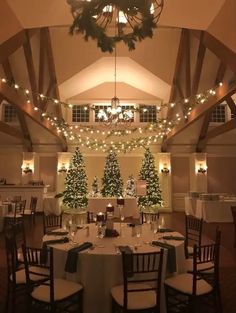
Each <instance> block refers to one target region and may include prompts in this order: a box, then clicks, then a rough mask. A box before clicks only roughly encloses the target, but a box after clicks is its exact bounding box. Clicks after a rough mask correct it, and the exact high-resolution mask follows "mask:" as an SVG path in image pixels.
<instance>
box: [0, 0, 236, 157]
mask: <svg viewBox="0 0 236 313" xmlns="http://www.w3.org/2000/svg"><path fill="white" fill-rule="evenodd" d="M0 7H1V19H0V63H1V66H0V75H1V77H7V78H8V79H9V80H11V81H15V82H17V83H18V84H20V85H21V86H25V87H26V88H29V89H31V90H32V92H33V93H34V94H36V93H44V94H48V95H50V96H52V97H55V98H60V99H61V100H63V101H71V102H72V103H73V102H75V103H76V102H78V103H83V102H86V101H87V102H92V101H102V100H107V99H109V98H111V95H112V92H113V87H112V83H113V81H114V56H113V55H110V54H109V53H105V54H104V53H102V52H100V50H98V48H97V47H96V43H95V42H93V41H89V42H85V41H84V40H83V38H82V37H81V36H73V37H72V36H69V35H68V26H69V25H70V24H71V22H72V16H71V14H70V9H69V6H68V4H67V3H66V0H51V1H47V0H41V1H37V0H21V1H18V0H0ZM235 11H236V3H235V1H234V0H199V1H194V0H183V1H181V6H180V1H178V0H165V6H164V10H163V13H162V15H161V18H160V22H159V26H160V27H159V28H158V29H157V30H155V33H154V37H153V38H152V39H146V40H145V41H143V42H141V43H138V44H137V45H136V49H135V50H134V51H132V52H129V51H128V50H127V48H126V47H125V46H123V45H122V44H119V45H118V48H117V81H118V96H119V97H120V98H122V99H123V100H126V101H131V102H136V101H140V100H143V102H144V103H149V102H150V103H153V102H154V103H156V104H159V103H161V102H168V101H170V102H172V101H177V100H178V99H181V98H185V97H191V96H193V95H195V94H196V93H197V92H201V91H204V90H206V89H209V88H211V87H213V86H215V85H216V84H217V83H218V82H219V81H223V82H225V85H226V87H224V88H225V89H224V90H223V91H219V92H218V93H217V95H216V98H214V100H213V102H212V103H211V102H209V101H208V102H209V104H208V103H207V104H204V106H202V108H201V106H200V108H198V110H197V109H196V110H195V111H193V112H192V115H191V116H190V117H189V119H188V121H187V122H185V123H184V124H181V125H179V126H178V127H177V128H176V129H174V130H173V131H172V132H171V133H170V134H169V135H168V136H167V138H166V139H165V140H164V142H163V143H162V149H163V151H167V150H171V146H174V145H181V144H183V145H192V147H193V148H191V149H192V150H191V151H204V149H205V148H206V147H207V145H209V144H211V143H212V144H213V145H215V144H218V143H222V142H224V143H228V144H229V145H235V144H236V136H235V135H236V132H235V122H231V124H228V125H226V126H224V128H222V129H218V131H216V130H214V133H210V132H211V131H212V130H211V126H210V124H209V116H210V113H209V112H211V109H212V108H213V106H214V105H215V104H216V103H221V102H222V101H225V100H227V104H228V105H229V107H230V109H231V111H232V113H233V112H235V104H234V101H233V100H232V99H233V98H232V97H234V93H235V90H234V89H235V82H233V83H232V81H234V78H235V74H236V36H235V35H234V29H236V21H235V17H234V13H233V12H235ZM25 30H27V31H25ZM229 82H231V85H230V86H229ZM17 96H18V95H17ZM0 97H1V99H5V100H6V101H8V102H10V103H13V104H15V105H16V106H17V108H18V118H19V121H20V123H19V124H20V125H19V126H20V127H19V129H17V130H18V131H19V132H21V133H22V136H20V135H19V133H15V134H14V132H12V130H10V129H9V128H7V126H6V125H5V126H4V125H2V126H0V131H1V132H2V133H1V134H0V144H2V145H4V146H5V145H6V144H7V143H11V144H22V143H23V146H24V149H28V150H32V149H38V147H39V146H40V144H41V145H48V144H50V143H51V144H52V145H58V147H57V148H56V149H59V150H60V149H63V150H65V149H66V140H65V138H63V137H62V136H61V135H60V134H59V136H58V134H57V133H56V132H55V129H53V127H52V126H51V125H49V124H48V123H46V121H45V120H42V119H41V118H40V115H39V113H38V112H36V111H34V110H32V108H30V107H29V105H27V104H22V103H23V102H24V100H23V99H22V98H18V97H16V95H15V91H12V90H11V89H10V88H7V86H3V84H0ZM33 101H34V105H36V106H39V107H40V108H42V109H43V110H47V111H50V112H53V113H54V114H56V115H57V116H58V117H60V116H61V114H63V117H64V118H65V117H66V114H67V113H66V111H65V110H64V109H63V108H60V107H56V106H52V105H47V104H45V103H43V102H39V100H38V99H37V97H34V99H33ZM176 112H181V108H180V107H176V108H174V109H173V110H168V112H167V110H166V111H165V114H168V116H173V115H174V114H176ZM38 125H41V126H42V127H41V128H40V126H38ZM221 126H222V125H221ZM17 127H18V126H17ZM45 129H46V130H49V131H45ZM3 134H4V135H3ZM4 136H5V137H4ZM6 138H7V139H6ZM159 144H161V142H159Z"/></svg>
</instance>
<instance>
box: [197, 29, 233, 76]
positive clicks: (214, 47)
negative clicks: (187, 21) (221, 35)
mask: <svg viewBox="0 0 236 313" xmlns="http://www.w3.org/2000/svg"><path fill="white" fill-rule="evenodd" d="M192 34H194V35H195V36H196V37H199V31H192ZM202 44H203V45H204V46H205V47H206V48H208V49H209V50H211V51H212V52H213V53H214V54H215V55H216V56H217V57H218V58H219V59H220V60H221V62H222V63H224V64H225V65H227V66H228V67H229V68H230V69H231V70H232V71H233V72H234V73H236V53H235V52H233V51H232V50H231V49H230V48H228V47H227V46H225V45H224V44H223V43H222V42H221V41H219V40H218V39H217V38H215V37H214V36H212V35H211V34H210V33H208V32H204V36H203V40H202Z"/></svg>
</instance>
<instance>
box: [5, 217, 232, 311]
mask: <svg viewBox="0 0 236 313" xmlns="http://www.w3.org/2000/svg"><path fill="white" fill-rule="evenodd" d="M162 217H164V220H165V223H166V226H167V227H171V228H174V229H176V230H177V231H179V232H181V233H183V234H184V229H185V222H184V221H185V220H184V214H183V213H170V214H162ZM216 226H219V227H220V229H221V231H222V246H221V260H220V281H221V293H222V300H223V309H224V313H235V312H236V293H235V291H236V249H235V248H233V236H234V229H233V224H231V223H219V224H216V223H212V224H207V223H204V226H203V234H204V238H203V241H207V240H209V239H214V237H215V229H216ZM42 235H43V224H42V216H37V217H36V225H35V227H32V226H31V225H26V237H27V243H28V244H30V245H32V246H35V247H40V245H41V238H42ZM6 289H7V283H6V260H5V251H4V238H3V234H0V313H5V309H4V305H5V300H6ZM24 312H25V306H24V299H19V303H18V306H17V312H16V313H24ZM101 313H102V312H101ZM201 313H203V312H201Z"/></svg>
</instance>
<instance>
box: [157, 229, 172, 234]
mask: <svg viewBox="0 0 236 313" xmlns="http://www.w3.org/2000/svg"><path fill="white" fill-rule="evenodd" d="M159 231H160V233H172V232H173V229H171V228H160V230H159Z"/></svg>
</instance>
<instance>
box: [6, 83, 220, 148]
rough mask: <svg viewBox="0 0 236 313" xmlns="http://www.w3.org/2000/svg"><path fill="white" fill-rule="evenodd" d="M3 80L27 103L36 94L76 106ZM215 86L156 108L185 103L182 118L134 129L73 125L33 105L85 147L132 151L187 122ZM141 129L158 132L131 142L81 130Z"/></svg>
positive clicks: (106, 133)
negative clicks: (93, 135) (88, 134)
mask: <svg viewBox="0 0 236 313" xmlns="http://www.w3.org/2000/svg"><path fill="white" fill-rule="evenodd" d="M0 81H1V82H2V83H5V84H8V85H9V86H10V87H13V88H15V89H16V90H17V92H19V91H21V92H22V93H23V94H24V95H25V96H26V97H27V98H28V99H27V102H28V103H30V99H29V95H31V96H33V95H36V96H37V97H38V98H39V99H41V100H44V101H45V102H51V103H53V104H55V105H64V106H66V107H68V108H72V107H73V105H72V104H70V103H65V102H62V101H60V100H58V99H54V98H51V97H47V96H45V95H43V94H39V93H36V94H33V93H31V92H30V91H29V90H28V89H25V88H22V87H21V86H20V85H18V84H12V82H10V81H8V80H7V79H6V78H0ZM218 86H223V83H222V82H220V83H219V84H218ZM215 89H216V88H211V89H209V90H207V91H206V92H204V93H199V94H197V95H196V96H195V97H192V98H191V99H188V98H185V99H182V100H181V101H178V102H172V103H164V104H161V105H160V106H158V107H157V111H158V112H160V110H161V109H162V108H164V107H172V108H173V107H174V106H176V105H177V104H182V105H183V110H184V111H185V114H184V116H183V118H181V117H180V115H179V113H177V114H176V116H175V118H172V119H171V120H168V119H158V120H157V122H156V123H151V124H148V125H145V126H144V127H139V128H137V127H136V128H133V129H129V130H125V129H120V130H117V129H116V130H109V131H104V130H101V131H100V130H99V129H97V128H96V127H94V126H83V125H80V126H78V125H75V126H71V125H69V124H67V123H66V122H65V121H64V120H63V119H59V118H58V117H56V116H52V115H51V114H49V113H47V112H42V110H41V109H40V108H39V107H37V106H34V110H35V111H40V114H41V116H42V117H43V118H45V119H47V120H48V121H49V123H50V124H51V125H52V126H54V127H55V128H56V129H57V132H58V133H63V134H64V136H65V137H67V138H68V139H69V140H71V141H72V140H77V141H78V142H80V143H81V146H86V147H87V148H89V149H94V150H98V149H101V150H102V151H104V152H105V151H107V150H108V149H110V148H112V149H116V150H117V151H120V152H129V151H132V150H134V149H136V148H141V147H145V146H147V145H150V144H152V143H155V142H157V140H158V139H160V138H163V137H164V136H166V135H167V134H168V133H169V132H170V131H171V130H172V129H173V127H174V126H176V125H177V124H178V123H180V122H181V121H182V120H183V121H184V120H185V119H187V118H188V116H189V115H190V114H191V111H192V109H193V108H194V107H195V106H196V105H198V104H200V103H204V102H205V101H207V100H208V99H209V97H212V96H214V95H215V94H216V91H215ZM94 108H95V107H90V106H89V107H88V106H84V110H88V109H94ZM143 109H144V110H145V109H147V108H143V105H142V110H143ZM134 110H136V111H139V108H137V107H134ZM73 129H76V132H73ZM136 131H138V132H139V133H140V134H143V133H146V132H155V133H156V134H155V135H152V136H148V137H139V138H133V139H131V140H129V141H119V142H116V141H110V142H106V141H105V140H98V139H91V138H88V137H87V138H86V139H85V138H81V136H80V134H78V133H77V132H80V133H82V134H83V133H88V132H90V134H93V133H94V132H96V133H97V134H101V135H102V136H106V137H105V138H109V137H111V136H117V137H120V136H127V135H132V134H133V133H135V132H136Z"/></svg>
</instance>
